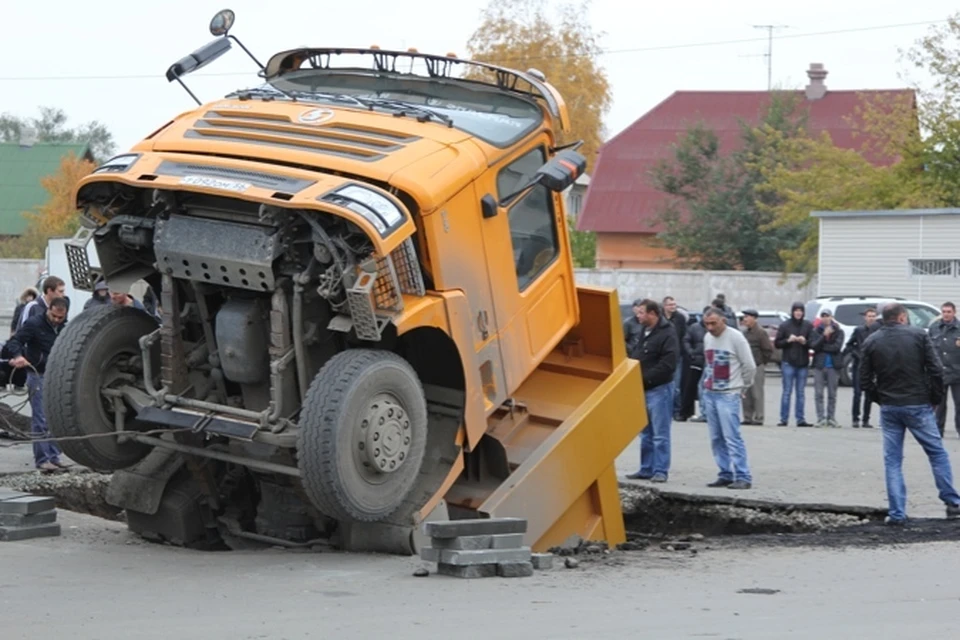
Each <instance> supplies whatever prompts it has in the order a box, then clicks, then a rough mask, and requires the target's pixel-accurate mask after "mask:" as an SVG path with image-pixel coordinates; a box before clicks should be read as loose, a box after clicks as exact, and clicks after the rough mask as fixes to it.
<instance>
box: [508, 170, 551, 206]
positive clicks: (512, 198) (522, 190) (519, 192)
mask: <svg viewBox="0 0 960 640" xmlns="http://www.w3.org/2000/svg"><path fill="white" fill-rule="evenodd" d="M542 179H543V175H542V174H537V175H536V176H534V177H533V178H531V179H530V182H528V183H527V184H525V185H523V186H522V187H520V188H519V189H517V190H516V191H514V192H513V193H511V194H508V195H506V196H504V197H503V198H501V199H500V202H498V203H497V204H498V206H500V207H504V208H506V207H509V206H510V205H511V204H513V203H514V201H516V200H517V198H519V197H521V196H524V195H526V194H527V193H528V192H529V191H530V189H533V188H534V187H535V186H537V185H538V184H540V181H541V180H542Z"/></svg>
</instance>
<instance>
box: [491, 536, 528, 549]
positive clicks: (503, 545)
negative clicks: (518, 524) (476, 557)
mask: <svg viewBox="0 0 960 640" xmlns="http://www.w3.org/2000/svg"><path fill="white" fill-rule="evenodd" d="M522 546H523V534H522V533H501V534H499V535H495V536H490V548H491V549H519V548H521V547H522Z"/></svg>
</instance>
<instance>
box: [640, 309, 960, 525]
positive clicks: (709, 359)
mask: <svg viewBox="0 0 960 640" xmlns="http://www.w3.org/2000/svg"><path fill="white" fill-rule="evenodd" d="M742 316H743V320H742V326H738V323H737V320H736V315H735V314H734V313H733V312H732V311H731V310H730V308H729V307H728V306H727V304H726V299H725V297H724V296H723V295H722V294H720V295H718V296H717V297H716V298H715V299H714V301H713V303H712V304H711V305H710V306H708V307H706V308H704V310H703V315H702V318H701V319H700V320H699V321H698V322H692V323H688V322H687V319H686V318H685V317H683V314H681V313H680V312H678V311H677V304H676V300H675V299H674V298H672V297H670V296H668V297H666V298H664V299H663V301H662V302H657V301H656V300H652V299H649V298H644V299H638V300H636V301H634V303H633V317H631V318H629V319H628V320H627V321H626V322H625V323H624V339H625V340H626V348H627V355H628V356H629V357H631V358H634V359H636V360H638V361H639V362H640V370H641V374H642V379H643V387H644V398H645V402H646V407H647V425H648V426H647V427H646V428H645V429H644V430H643V431H642V432H641V435H640V467H639V469H638V470H637V471H636V472H634V473H631V474H629V475H628V476H627V477H628V478H630V479H633V480H649V481H651V482H655V483H665V482H667V481H668V478H669V474H670V467H671V428H672V423H673V422H674V421H675V420H676V421H685V420H687V419H689V418H690V417H692V416H693V415H694V411H693V408H694V406H695V403H696V402H697V401H699V406H700V415H699V416H697V418H694V419H696V420H702V421H705V422H706V423H707V427H708V433H709V441H710V447H711V450H712V452H713V457H714V460H715V462H716V464H717V467H718V475H717V478H716V479H715V480H713V481H712V482H710V483H708V484H707V486H709V487H727V488H729V489H739V490H744V489H750V488H752V486H753V476H752V474H751V472H750V465H749V462H748V456H747V449H746V444H745V442H744V439H743V435H742V433H741V425H744V424H748V425H762V424H764V415H763V411H764V410H763V407H764V384H765V379H764V371H765V367H766V365H767V364H768V363H770V362H772V361H774V353H775V349H776V350H779V352H780V355H779V365H780V370H781V376H782V395H781V399H780V416H779V418H780V420H779V422H778V423H777V426H780V427H786V426H788V425H789V417H790V407H791V401H792V404H793V408H794V417H795V420H796V426H797V427H814V426H817V427H835V428H836V427H840V424H839V422H838V421H837V419H836V409H837V407H836V404H837V402H836V400H837V387H838V385H839V370H840V369H841V367H843V366H844V362H845V360H846V359H847V358H848V357H849V358H852V359H853V391H854V393H853V407H852V424H853V426H854V427H857V428H859V427H864V428H871V427H872V425H871V424H870V415H871V406H872V405H873V404H878V405H879V406H880V427H881V429H882V431H883V450H884V467H885V473H886V484H887V497H888V503H889V515H888V517H887V523H888V524H891V525H897V524H903V523H904V522H905V521H906V513H905V508H906V506H905V504H906V487H905V486H904V480H903V472H902V461H903V441H904V435H905V433H906V431H910V432H911V433H912V434H913V436H914V437H915V438H916V440H917V442H918V443H920V445H921V447H922V448H923V450H924V452H925V453H926V455H927V457H928V458H929V460H930V465H931V468H932V469H933V473H934V479H935V482H936V486H937V489H938V491H939V496H940V499H941V500H942V501H943V502H944V503H945V504H946V509H947V517H949V518H957V517H960V494H958V493H957V491H956V489H955V488H954V486H953V477H952V470H951V465H950V459H949V456H948V454H947V451H946V449H945V448H944V446H943V434H944V429H945V422H946V412H947V401H948V397H951V396H952V398H953V402H954V409H955V411H954V413H955V420H956V422H955V428H956V430H957V434H958V436H960V411H957V410H956V409H957V405H958V404H960V321H958V320H957V318H956V306H955V305H954V303H952V302H945V303H944V304H943V305H941V316H940V318H939V319H938V320H937V321H936V322H935V323H934V324H933V325H932V326H931V327H929V330H924V329H921V328H918V327H913V326H910V325H909V323H908V319H907V312H906V309H905V308H904V307H903V306H902V305H900V304H899V303H897V302H895V301H891V302H889V303H886V304H884V305H880V307H879V308H876V309H868V310H867V311H866V312H865V313H864V323H863V325H861V326H858V327H857V328H856V329H855V330H854V331H853V332H852V335H851V336H850V339H849V340H845V335H844V331H843V329H842V328H841V327H840V325H839V324H838V323H837V322H836V320H834V318H833V317H832V315H831V314H830V312H829V311H827V310H824V311H822V312H821V313H820V316H819V317H818V318H816V319H815V320H814V321H812V322H811V321H810V320H807V319H806V318H805V317H804V316H805V306H804V304H803V303H800V302H797V303H795V304H794V305H793V306H792V308H791V312H790V317H789V318H788V319H787V320H785V321H783V323H782V324H781V325H780V326H779V327H778V329H777V333H776V337H775V338H774V339H773V340H771V339H770V337H769V336H768V335H767V333H766V331H765V330H764V329H763V328H762V327H760V326H758V323H757V319H758V317H759V314H758V313H757V312H756V311H755V310H752V309H746V310H744V311H743V312H742ZM811 370H812V376H813V381H814V404H815V407H816V420H817V421H816V423H810V422H807V420H806V415H805V389H806V384H807V378H808V373H811ZM861 417H862V422H861Z"/></svg>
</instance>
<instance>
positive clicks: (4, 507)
mask: <svg viewBox="0 0 960 640" xmlns="http://www.w3.org/2000/svg"><path fill="white" fill-rule="evenodd" d="M56 506H57V503H56V501H55V500H54V499H53V498H48V497H43V496H24V497H22V498H11V499H9V500H0V513H22V514H30V513H40V512H41V511H49V510H50V509H55V508H56Z"/></svg>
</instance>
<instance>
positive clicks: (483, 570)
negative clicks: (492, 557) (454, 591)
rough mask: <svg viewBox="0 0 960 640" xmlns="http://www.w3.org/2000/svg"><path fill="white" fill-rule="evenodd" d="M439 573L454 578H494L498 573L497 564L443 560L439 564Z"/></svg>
mask: <svg viewBox="0 0 960 640" xmlns="http://www.w3.org/2000/svg"><path fill="white" fill-rule="evenodd" d="M437 575H441V576H452V577H454V578H493V577H494V576H496V575H497V565H496V564H471V565H465V566H461V565H453V564H445V563H443V562H441V563H440V564H438V565H437Z"/></svg>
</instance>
